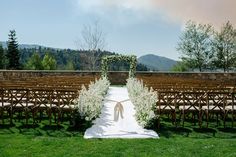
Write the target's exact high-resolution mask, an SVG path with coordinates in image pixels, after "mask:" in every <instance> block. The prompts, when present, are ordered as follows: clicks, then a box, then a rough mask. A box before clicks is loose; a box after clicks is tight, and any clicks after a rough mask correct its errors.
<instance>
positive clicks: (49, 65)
mask: <svg viewBox="0 0 236 157" xmlns="http://www.w3.org/2000/svg"><path fill="white" fill-rule="evenodd" d="M42 65H43V69H44V70H55V69H56V66H57V62H56V60H55V59H54V58H53V57H52V56H50V55H49V54H48V53H46V55H45V56H44V57H43V60H42Z"/></svg>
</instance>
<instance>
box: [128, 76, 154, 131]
mask: <svg viewBox="0 0 236 157" xmlns="http://www.w3.org/2000/svg"><path fill="white" fill-rule="evenodd" d="M126 86H127V89H128V92H129V97H130V99H131V101H132V103H133V104H134V106H135V110H136V113H135V118H136V120H137V121H138V123H139V124H140V125H141V126H143V127H148V126H151V125H152V122H153V120H154V119H155V118H156V117H157V116H156V115H155V113H154V111H155V110H156V100H157V93H156V92H155V91H154V90H153V89H152V88H151V89H150V90H149V89H148V88H147V87H146V86H144V85H143V82H142V81H140V80H138V79H136V78H129V79H128V80H127V84H126Z"/></svg>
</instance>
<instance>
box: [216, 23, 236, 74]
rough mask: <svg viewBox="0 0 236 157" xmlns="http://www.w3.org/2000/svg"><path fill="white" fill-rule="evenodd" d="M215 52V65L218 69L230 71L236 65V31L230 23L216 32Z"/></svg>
mask: <svg viewBox="0 0 236 157" xmlns="http://www.w3.org/2000/svg"><path fill="white" fill-rule="evenodd" d="M213 51H214V52H215V56H214V60H213V65H214V66H215V67H216V68H217V69H223V70H224V72H226V71H229V70H230V68H232V67H233V66H235V63H236V29H234V28H233V25H232V24H231V23H230V22H227V23H226V24H225V25H223V27H222V28H221V30H220V32H215V34H214V40H213Z"/></svg>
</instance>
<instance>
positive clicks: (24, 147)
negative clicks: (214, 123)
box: [0, 121, 236, 157]
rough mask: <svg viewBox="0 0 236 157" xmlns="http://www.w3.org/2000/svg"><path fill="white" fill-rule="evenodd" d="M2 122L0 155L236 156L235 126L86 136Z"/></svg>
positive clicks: (70, 130) (164, 127) (74, 131)
mask: <svg viewBox="0 0 236 157" xmlns="http://www.w3.org/2000/svg"><path fill="white" fill-rule="evenodd" d="M44 123H47V121H44V122H42V123H40V124H39V125H38V126H36V127H32V126H31V127H30V126H28V127H25V126H23V125H22V124H21V123H19V122H18V123H16V125H15V126H8V125H0V157H31V156H32V157H46V156H49V157H63V156H65V157H73V156H75V157H80V156H86V157H90V156H101V157H103V156H115V157H122V156H124V157H126V156H140V157H146V156H147V157H149V156H150V157H151V156H170V157H172V156H181V157H182V156H189V157H194V156H206V157H209V156H219V157H222V156H224V157H227V156H229V157H230V156H231V157H235V156H236V129H232V128H231V129H222V128H214V129H212V128H210V129H198V128H197V126H187V127H185V128H175V127H173V126H172V125H171V124H169V123H168V122H167V123H165V125H164V124H163V125H162V127H161V129H160V130H159V131H157V132H158V133H159V135H160V139H89V140H87V139H83V131H80V130H78V129H75V128H68V127H67V126H68V124H64V125H62V127H60V128H58V127H56V126H51V127H49V126H47V125H46V124H44Z"/></svg>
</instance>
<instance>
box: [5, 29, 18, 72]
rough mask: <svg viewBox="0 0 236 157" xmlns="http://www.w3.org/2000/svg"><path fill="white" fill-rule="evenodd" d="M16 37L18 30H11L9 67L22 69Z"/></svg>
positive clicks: (8, 54) (8, 44)
mask: <svg viewBox="0 0 236 157" xmlns="http://www.w3.org/2000/svg"><path fill="white" fill-rule="evenodd" d="M16 39H17V38H16V31H15V30H10V34H9V39H8V43H7V46H8V50H7V59H8V69H20V54H19V50H18V43H17V40H16Z"/></svg>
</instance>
